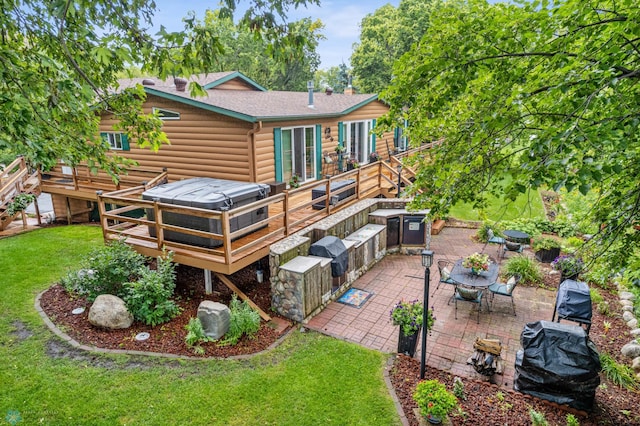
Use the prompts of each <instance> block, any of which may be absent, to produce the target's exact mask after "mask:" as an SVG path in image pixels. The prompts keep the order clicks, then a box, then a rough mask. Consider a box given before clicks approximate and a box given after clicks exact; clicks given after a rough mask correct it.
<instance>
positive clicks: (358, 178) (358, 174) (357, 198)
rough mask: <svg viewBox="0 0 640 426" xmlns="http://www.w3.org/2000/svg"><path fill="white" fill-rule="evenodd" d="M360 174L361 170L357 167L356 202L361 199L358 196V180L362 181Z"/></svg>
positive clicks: (359, 195)
mask: <svg viewBox="0 0 640 426" xmlns="http://www.w3.org/2000/svg"><path fill="white" fill-rule="evenodd" d="M360 172H362V168H361V167H358V172H357V174H356V200H359V199H360V197H361V194H360V179H362V177H361V175H360Z"/></svg>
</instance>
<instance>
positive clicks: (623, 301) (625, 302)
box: [620, 300, 633, 306]
mask: <svg viewBox="0 0 640 426" xmlns="http://www.w3.org/2000/svg"><path fill="white" fill-rule="evenodd" d="M620 304H621V305H622V306H633V302H632V301H631V300H620Z"/></svg>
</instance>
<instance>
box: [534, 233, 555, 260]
mask: <svg viewBox="0 0 640 426" xmlns="http://www.w3.org/2000/svg"><path fill="white" fill-rule="evenodd" d="M531 248H532V249H533V251H534V252H535V255H536V259H537V260H538V262H544V263H549V262H551V261H552V260H553V259H555V258H556V257H558V256H560V241H558V240H557V239H555V238H553V237H543V236H538V237H535V238H534V239H533V241H531Z"/></svg>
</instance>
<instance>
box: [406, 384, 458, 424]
mask: <svg viewBox="0 0 640 426" xmlns="http://www.w3.org/2000/svg"><path fill="white" fill-rule="evenodd" d="M413 400H414V401H415V402H416V404H418V408H420V414H422V415H423V416H424V417H425V418H426V417H427V416H428V415H430V416H432V417H436V418H440V419H443V418H444V417H445V416H447V415H448V414H449V413H450V412H451V410H453V409H454V408H456V407H457V406H458V399H457V398H456V397H455V395H454V394H452V393H451V392H449V391H448V390H447V388H446V387H445V386H444V385H443V384H442V383H440V382H439V381H438V380H423V381H421V382H420V383H418V386H416V390H415V392H414V393H413Z"/></svg>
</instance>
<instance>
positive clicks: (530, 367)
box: [513, 321, 601, 411]
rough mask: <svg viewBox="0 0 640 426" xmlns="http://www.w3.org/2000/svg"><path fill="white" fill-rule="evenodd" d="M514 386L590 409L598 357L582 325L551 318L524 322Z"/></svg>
mask: <svg viewBox="0 0 640 426" xmlns="http://www.w3.org/2000/svg"><path fill="white" fill-rule="evenodd" d="M520 344H521V345H522V349H521V350H519V351H518V353H517V354H516V363H515V370H516V373H515V377H514V382H513V388H514V389H515V390H517V391H519V392H523V393H527V394H530V395H533V396H537V397H539V398H543V399H546V400H549V401H553V402H556V403H558V404H567V405H569V406H571V407H573V408H576V409H578V410H585V411H590V410H591V409H592V408H593V401H594V398H595V393H596V388H597V387H598V385H600V376H599V374H598V373H599V372H600V369H601V365H600V357H599V355H598V351H597V350H596V347H595V345H594V344H593V342H592V341H591V340H589V336H588V335H587V334H586V332H585V331H584V329H583V328H582V327H579V326H576V325H568V324H560V323H556V322H550V321H537V322H532V323H528V324H526V325H525V327H524V329H523V331H522V334H521V335H520Z"/></svg>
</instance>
